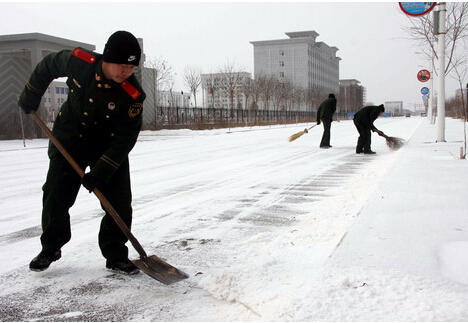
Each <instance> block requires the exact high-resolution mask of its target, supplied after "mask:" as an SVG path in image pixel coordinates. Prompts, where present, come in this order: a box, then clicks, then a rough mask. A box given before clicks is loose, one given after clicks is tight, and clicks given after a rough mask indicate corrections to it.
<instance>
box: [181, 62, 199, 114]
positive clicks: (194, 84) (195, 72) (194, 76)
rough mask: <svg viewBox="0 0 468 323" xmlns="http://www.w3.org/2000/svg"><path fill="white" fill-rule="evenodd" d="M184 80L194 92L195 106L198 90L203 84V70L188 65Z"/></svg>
mask: <svg viewBox="0 0 468 323" xmlns="http://www.w3.org/2000/svg"><path fill="white" fill-rule="evenodd" d="M184 81H185V84H187V86H188V87H189V89H190V92H191V93H192V94H193V99H194V101H195V108H196V107H197V91H198V89H199V88H200V86H201V84H202V79H201V72H200V69H199V68H197V67H186V68H185V70H184Z"/></svg>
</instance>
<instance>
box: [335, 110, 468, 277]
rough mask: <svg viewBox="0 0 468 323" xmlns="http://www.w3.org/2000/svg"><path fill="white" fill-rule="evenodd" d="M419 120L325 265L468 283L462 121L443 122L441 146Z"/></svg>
mask: <svg viewBox="0 0 468 323" xmlns="http://www.w3.org/2000/svg"><path fill="white" fill-rule="evenodd" d="M435 137H436V125H430V124H429V123H428V122H427V120H423V122H422V123H421V125H420V126H419V128H418V130H417V131H416V132H415V134H414V135H413V136H412V138H411V139H410V141H409V142H408V143H407V145H405V146H404V147H403V148H402V149H401V150H400V151H398V152H396V153H399V154H400V155H399V156H398V158H397V160H396V162H395V164H394V165H393V166H392V168H391V169H390V170H389V171H388V173H387V174H385V175H384V176H383V178H382V181H381V183H380V185H379V186H378V189H377V190H376V191H375V192H374V193H373V195H372V196H371V198H370V199H369V201H368V202H367V204H366V205H365V206H364V208H363V209H362V210H361V212H360V214H359V216H358V218H357V219H356V222H355V224H354V225H353V227H352V228H350V230H349V232H348V234H347V236H346V237H345V239H344V240H343V242H342V244H341V245H340V247H339V248H338V249H337V250H336V251H335V253H334V254H333V255H332V257H331V259H330V261H331V263H332V264H335V265H340V264H349V263H353V264H355V265H356V266H357V267H365V268H376V269H379V270H397V271H401V272H404V273H405V274H409V275H415V276H422V277H426V278H429V279H434V280H436V281H437V280H444V279H446V278H449V279H450V280H452V281H456V282H460V283H464V284H468V196H467V193H468V160H461V159H459V154H460V147H462V146H463V145H464V144H463V122H461V121H459V120H453V119H448V118H447V121H446V132H445V139H446V142H444V143H435Z"/></svg>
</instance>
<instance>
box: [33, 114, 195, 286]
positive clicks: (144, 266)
mask: <svg viewBox="0 0 468 323" xmlns="http://www.w3.org/2000/svg"><path fill="white" fill-rule="evenodd" d="M31 115H32V116H33V118H34V120H36V122H37V123H38V124H39V126H40V127H41V128H42V130H44V132H45V133H46V134H47V136H48V137H49V138H50V140H51V141H52V142H53V143H54V145H55V147H57V149H58V150H60V152H61V153H62V155H63V157H65V159H66V160H67V161H68V162H69V163H70V165H71V166H72V167H73V169H74V170H75V171H76V172H77V173H78V175H79V176H80V177H83V175H84V171H83V170H82V169H81V167H80V166H79V165H78V164H77V163H76V161H75V160H74V159H73V157H72V156H71V155H70V154H69V153H68V152H67V150H66V149H65V147H63V146H62V144H61V143H60V141H58V139H57V138H55V136H54V135H53V134H52V131H50V129H49V128H48V127H47V125H46V124H45V123H44V122H43V121H42V119H41V118H40V117H39V116H38V115H37V113H36V112H35V111H34V110H33V111H31ZM93 193H94V194H95V195H96V196H97V198H98V199H99V201H101V203H102V205H103V206H104V208H105V209H106V210H107V212H109V214H110V215H111V216H112V219H114V221H115V223H117V225H118V226H119V228H120V229H121V230H122V231H123V233H124V234H125V236H126V237H127V238H128V240H130V242H131V243H132V245H133V247H134V248H135V249H136V251H137V252H138V253H139V254H140V259H137V260H132V262H133V263H134V264H135V265H136V266H137V267H138V268H140V269H141V270H142V271H143V272H144V273H145V274H147V275H149V276H151V277H153V278H154V279H156V280H159V281H160V282H161V283H163V284H166V285H169V284H172V283H176V282H178V281H180V280H182V279H185V278H188V277H189V275H188V274H186V273H184V272H183V271H181V270H179V269H177V268H175V267H173V266H171V265H170V264H168V263H167V262H165V261H164V260H162V259H161V258H159V257H156V256H147V255H146V252H145V250H143V247H142V246H141V245H140V243H139V242H138V240H137V239H136V238H135V236H134V235H133V234H132V233H131V232H130V229H129V228H128V227H127V225H126V224H125V222H123V220H122V219H121V218H120V216H119V215H118V214H117V211H115V209H114V208H113V207H112V205H111V204H110V203H109V201H108V200H107V199H106V198H105V197H104V195H103V194H102V193H101V191H99V189H97V188H95V189H94V190H93Z"/></svg>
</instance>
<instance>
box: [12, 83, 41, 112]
mask: <svg viewBox="0 0 468 323" xmlns="http://www.w3.org/2000/svg"><path fill="white" fill-rule="evenodd" d="M26 92H28V93H29V92H30V91H27V89H25V90H24V91H23V92H22V93H21V95H20V97H19V100H18V105H19V107H20V108H21V109H22V110H23V111H24V113H26V114H30V113H31V111H32V110H34V111H37V108H39V105H40V103H41V98H42V95H38V94H37V95H36V94H29V95H27V94H26Z"/></svg>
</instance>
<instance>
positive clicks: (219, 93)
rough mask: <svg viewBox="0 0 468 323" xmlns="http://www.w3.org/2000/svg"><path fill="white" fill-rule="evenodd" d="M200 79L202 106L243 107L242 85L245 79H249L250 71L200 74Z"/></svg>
mask: <svg viewBox="0 0 468 323" xmlns="http://www.w3.org/2000/svg"><path fill="white" fill-rule="evenodd" d="M201 79H202V94H203V107H204V108H219V109H230V108H233V109H244V108H245V106H246V99H245V95H244V92H243V90H242V87H243V86H244V84H245V82H246V80H251V76H250V73H247V72H234V73H212V74H202V75H201ZM231 101H232V102H231Z"/></svg>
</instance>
